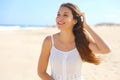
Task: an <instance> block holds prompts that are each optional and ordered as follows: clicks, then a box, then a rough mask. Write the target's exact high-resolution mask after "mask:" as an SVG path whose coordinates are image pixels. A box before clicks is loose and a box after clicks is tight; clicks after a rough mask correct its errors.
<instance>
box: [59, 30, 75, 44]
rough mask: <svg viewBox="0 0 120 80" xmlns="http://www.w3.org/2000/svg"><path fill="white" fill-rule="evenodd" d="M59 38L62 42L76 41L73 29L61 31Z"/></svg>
mask: <svg viewBox="0 0 120 80" xmlns="http://www.w3.org/2000/svg"><path fill="white" fill-rule="evenodd" d="M59 38H60V40H61V41H62V42H65V43H71V42H74V40H75V37H74V34H73V32H72V31H61V32H60V33H59Z"/></svg>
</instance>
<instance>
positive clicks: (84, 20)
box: [81, 12, 88, 28]
mask: <svg viewBox="0 0 120 80" xmlns="http://www.w3.org/2000/svg"><path fill="white" fill-rule="evenodd" d="M81 20H82V22H83V27H84V28H86V26H87V25H88V24H87V21H86V17H85V13H84V12H82V13H81Z"/></svg>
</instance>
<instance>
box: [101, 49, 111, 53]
mask: <svg viewBox="0 0 120 80" xmlns="http://www.w3.org/2000/svg"><path fill="white" fill-rule="evenodd" d="M110 52H111V47H108V48H105V49H104V50H102V51H101V53H105V54H107V53H110Z"/></svg>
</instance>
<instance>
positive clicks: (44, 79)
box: [38, 73, 54, 80]
mask: <svg viewBox="0 0 120 80" xmlns="http://www.w3.org/2000/svg"><path fill="white" fill-rule="evenodd" d="M38 75H39V77H40V78H41V79H42V80H54V79H53V78H52V77H51V76H50V75H49V74H47V73H40V74H38Z"/></svg>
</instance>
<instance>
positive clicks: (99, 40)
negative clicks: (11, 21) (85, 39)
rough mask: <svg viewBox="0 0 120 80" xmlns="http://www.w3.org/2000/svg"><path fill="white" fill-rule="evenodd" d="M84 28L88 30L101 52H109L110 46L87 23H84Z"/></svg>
mask: <svg viewBox="0 0 120 80" xmlns="http://www.w3.org/2000/svg"><path fill="white" fill-rule="evenodd" d="M84 28H85V29H86V30H87V31H88V32H89V34H90V35H91V36H92V38H93V39H94V41H95V44H96V45H97V47H98V48H99V49H100V50H101V51H103V52H110V46H109V45H108V44H107V43H106V42H105V41H104V40H103V39H102V38H101V37H100V36H99V35H98V34H97V33H96V32H95V31H94V30H93V29H92V27H90V26H89V25H87V24H86V25H84Z"/></svg>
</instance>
